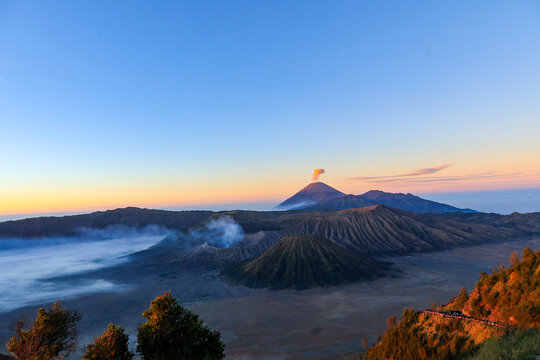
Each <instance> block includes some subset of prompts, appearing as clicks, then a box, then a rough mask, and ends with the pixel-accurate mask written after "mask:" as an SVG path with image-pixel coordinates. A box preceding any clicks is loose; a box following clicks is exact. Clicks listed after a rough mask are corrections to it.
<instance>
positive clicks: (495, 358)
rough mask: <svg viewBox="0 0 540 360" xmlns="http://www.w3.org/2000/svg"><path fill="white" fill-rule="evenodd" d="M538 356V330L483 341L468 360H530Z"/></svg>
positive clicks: (539, 334) (539, 335)
mask: <svg viewBox="0 0 540 360" xmlns="http://www.w3.org/2000/svg"><path fill="white" fill-rule="evenodd" d="M539 354H540V330H539V329H527V330H516V331H512V332H508V333H506V334H504V336H501V337H499V338H491V339H487V340H486V341H484V342H483V343H482V344H481V345H480V347H479V348H478V350H477V351H475V353H474V354H473V355H472V356H470V357H469V358H468V360H499V359H500V360H510V359H512V360H531V359H534V356H535V355H539Z"/></svg>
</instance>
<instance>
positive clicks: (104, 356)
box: [82, 324, 134, 360]
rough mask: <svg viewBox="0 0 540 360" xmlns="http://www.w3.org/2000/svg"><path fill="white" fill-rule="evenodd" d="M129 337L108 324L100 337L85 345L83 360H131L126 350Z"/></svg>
mask: <svg viewBox="0 0 540 360" xmlns="http://www.w3.org/2000/svg"><path fill="white" fill-rule="evenodd" d="M128 343H129V335H127V334H126V333H125V332H124V328H122V327H121V326H116V325H114V324H109V326H108V327H107V330H105V332H104V333H103V335H101V336H100V337H98V338H96V339H94V341H93V342H92V343H91V344H88V345H86V351H85V353H84V354H83V357H82V359H83V360H131V359H132V358H133V355H134V354H133V353H132V352H131V351H129V349H128Z"/></svg>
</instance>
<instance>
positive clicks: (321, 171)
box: [311, 169, 324, 180]
mask: <svg viewBox="0 0 540 360" xmlns="http://www.w3.org/2000/svg"><path fill="white" fill-rule="evenodd" d="M321 174H324V169H315V170H313V176H312V177H311V178H312V179H313V180H319V176H320V175H321Z"/></svg>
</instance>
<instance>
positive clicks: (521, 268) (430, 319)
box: [363, 249, 540, 360]
mask: <svg viewBox="0 0 540 360" xmlns="http://www.w3.org/2000/svg"><path fill="white" fill-rule="evenodd" d="M511 264H513V265H512V266H511V267H510V268H504V267H501V268H500V269H497V270H496V271H494V272H493V273H492V274H491V275H488V274H486V273H483V274H482V277H481V279H480V281H478V283H477V284H476V286H475V287H474V289H473V290H472V291H471V292H470V293H467V291H466V290H465V289H462V290H461V292H460V293H459V294H458V296H456V297H455V298H453V299H452V300H451V301H450V303H448V304H447V305H444V306H441V307H439V308H437V309H436V310H437V311H440V312H444V311H449V310H453V311H455V312H456V314H460V313H463V314H464V315H465V317H472V318H478V319H485V320H489V321H490V322H493V323H496V324H499V325H500V326H490V325H488V324H483V323H478V322H474V321H467V320H464V319H459V318H455V319H454V318H444V317H438V316H430V315H429V314H424V313H420V312H415V311H414V310H413V309H405V311H404V312H403V314H402V319H401V321H399V322H397V321H396V318H395V317H391V318H389V319H388V330H386V332H385V333H384V335H383V336H382V337H380V338H379V339H378V341H377V343H376V344H374V345H373V346H372V347H370V348H368V349H367V350H366V353H365V354H364V355H363V359H366V360H375V359H377V360H380V359H388V360H392V359H396V360H397V359H417V360H422V359H435V360H437V359H441V360H443V359H465V358H467V357H471V358H472V359H488V358H489V359H521V358H523V359H527V356H529V355H530V354H533V353H535V352H536V353H535V355H538V354H540V349H538V345H537V344H538V343H539V342H538V341H537V340H538V338H539V334H538V333H539V330H538V329H539V328H540V251H532V250H531V249H525V250H524V252H523V256H522V259H519V256H517V254H513V255H512V257H511ZM520 329H531V330H528V331H523V330H520ZM509 346H510V348H511V349H512V350H511V351H510V350H508V347H509ZM505 347H506V349H505ZM501 349H502V350H501ZM490 354H491V355H490ZM494 354H496V355H494ZM489 356H492V357H489ZM493 356H495V357H493Z"/></svg>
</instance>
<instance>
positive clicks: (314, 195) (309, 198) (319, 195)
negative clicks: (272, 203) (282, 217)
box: [276, 182, 345, 210]
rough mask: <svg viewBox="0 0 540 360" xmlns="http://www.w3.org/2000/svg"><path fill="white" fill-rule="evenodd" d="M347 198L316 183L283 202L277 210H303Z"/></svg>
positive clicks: (339, 192)
mask: <svg viewBox="0 0 540 360" xmlns="http://www.w3.org/2000/svg"><path fill="white" fill-rule="evenodd" d="M340 196H345V194H344V193H342V192H341V191H338V190H336V189H334V188H333V187H331V186H328V185H326V184H325V183H322V182H314V183H311V184H309V185H308V186H306V187H304V188H303V189H302V190H300V191H299V192H297V193H296V194H294V195H293V196H291V197H290V198H288V199H287V200H285V201H283V202H282V203H281V204H279V205H278V206H277V207H276V208H277V209H283V210H293V209H301V208H303V207H306V206H308V205H311V204H314V203H317V202H318V201H321V200H326V199H331V198H336V197H340Z"/></svg>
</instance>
